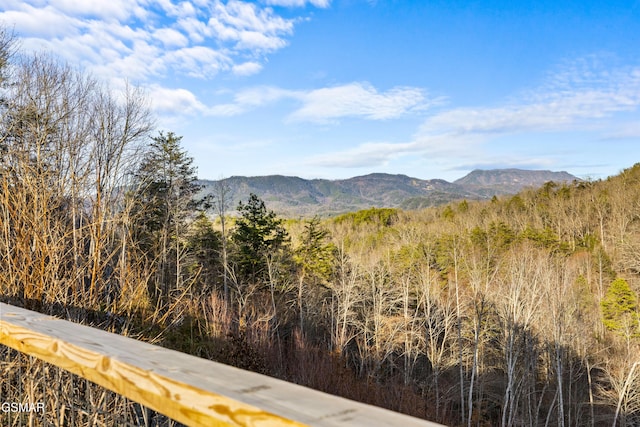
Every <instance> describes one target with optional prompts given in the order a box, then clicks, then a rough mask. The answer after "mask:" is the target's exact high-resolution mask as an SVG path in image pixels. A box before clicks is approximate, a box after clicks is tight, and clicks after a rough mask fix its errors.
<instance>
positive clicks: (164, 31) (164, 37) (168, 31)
mask: <svg viewBox="0 0 640 427" xmlns="http://www.w3.org/2000/svg"><path fill="white" fill-rule="evenodd" d="M153 37H154V38H156V39H158V40H160V41H161V42H162V44H164V45H165V46H166V47H185V46H187V45H188V44H189V39H187V37H186V36H185V35H184V34H182V33H181V32H180V31H177V30H174V29H173V28H160V29H158V30H156V31H155V32H154V33H153Z"/></svg>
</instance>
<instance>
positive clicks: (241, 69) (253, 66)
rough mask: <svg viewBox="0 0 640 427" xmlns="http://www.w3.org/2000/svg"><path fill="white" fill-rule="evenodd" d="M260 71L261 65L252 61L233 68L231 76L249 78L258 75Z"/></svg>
mask: <svg viewBox="0 0 640 427" xmlns="http://www.w3.org/2000/svg"><path fill="white" fill-rule="evenodd" d="M260 70H262V64H259V63H257V62H253V61H248V62H243V63H242V64H236V65H234V66H233V74H235V75H238V76H250V75H252V74H257V73H259V72H260Z"/></svg>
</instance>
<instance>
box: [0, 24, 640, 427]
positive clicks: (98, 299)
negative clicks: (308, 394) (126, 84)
mask: <svg viewBox="0 0 640 427" xmlns="http://www.w3.org/2000/svg"><path fill="white" fill-rule="evenodd" d="M12 46H13V45H12V39H11V37H10V35H9V34H8V33H6V32H5V33H3V34H2V37H0V47H2V49H1V51H2V52H4V54H3V55H0V58H2V61H0V64H2V65H3V68H2V71H3V73H2V84H3V86H4V90H3V92H2V103H1V104H0V108H1V122H0V150H1V151H2V158H1V161H0V271H2V274H1V275H0V295H1V299H2V300H3V301H6V302H10V303H12V304H16V305H21V306H24V307H27V308H30V309H35V310H39V311H42V312H45V313H51V314H56V315H59V316H62V317H65V318H68V319H70V320H74V321H77V322H82V323H87V324H91V325H93V326H96V327H101V328H104V329H108V330H112V331H115V332H118V333H122V334H126V335H130V336H134V337H137V338H139V339H141V340H146V341H151V342H155V343H158V344H160V345H163V346H167V347H170V348H174V349H177V350H181V351H185V352H189V353H192V354H195V355H198V356H201V357H205V358H211V359H215V360H218V361H221V362H224V363H229V364H233V365H235V366H239V367H241V368H245V369H251V370H255V371H258V372H262V373H266V374H269V375H273V376H277V377H280V378H283V379H286V380H289V381H294V382H297V383H300V384H304V385H308V386H311V387H315V388H318V389H321V390H324V391H327V392H330V393H335V394H339V395H343V396H347V397H350V398H353V399H357V400H362V401H365V402H369V403H373V404H377V405H381V406H385V407H388V408H390V409H393V410H397V411H403V412H407V413H409V414H412V415H415V416H420V417H424V418H427V419H431V420H434V421H440V422H443V423H446V424H449V425H467V426H494V425H502V426H538V425H545V426H546V425H548V426H605V425H606V426H609V425H612V424H613V425H620V426H622V425H638V424H639V423H640V366H638V365H640V316H639V306H638V292H639V291H640V164H636V165H635V166H633V167H630V168H629V169H627V170H624V171H622V172H621V173H620V174H619V175H617V176H614V177H611V178H609V179H606V180H603V181H594V182H575V183H572V184H555V183H553V182H548V183H547V184H545V185H544V186H542V187H540V188H537V189H530V190H526V191H523V192H520V193H518V194H517V195H513V196H501V197H494V198H493V199H492V200H490V201H484V202H479V201H466V200H463V201H458V202H453V203H450V204H448V205H444V206H440V207H435V208H428V209H423V210H419V211H402V210H399V209H392V208H385V209H380V208H372V209H368V210H364V211H358V212H352V213H347V214H344V215H341V216H338V217H335V218H329V219H322V220H321V219H318V218H317V217H316V218H313V217H311V218H308V219H305V220H285V219H283V218H279V217H278V216H277V215H276V214H275V213H274V212H273V211H272V210H270V209H269V207H268V206H267V205H266V204H265V202H264V200H263V199H262V198H261V195H260V194H257V195H256V194H252V195H251V196H249V197H248V198H247V199H246V200H243V202H242V203H240V204H239V205H237V206H235V205H231V203H230V201H229V200H230V199H229V197H228V191H229V189H228V187H225V186H224V185H222V184H221V185H219V186H217V187H216V188H215V189H214V191H213V196H212V197H209V198H205V199H198V198H196V197H195V196H196V195H197V194H199V190H200V189H199V187H198V185H197V184H196V170H195V169H194V168H193V166H192V159H191V157H190V156H189V154H188V153H186V152H185V150H184V149H183V148H182V145H181V138H180V137H179V136H177V135H175V134H173V133H171V132H158V131H157V130H156V126H155V125H154V123H153V120H152V117H151V115H150V113H149V109H148V104H147V101H146V99H145V98H144V96H143V95H142V94H141V93H140V92H138V91H136V90H135V89H133V88H128V89H126V90H125V91H124V92H116V91H114V90H112V89H109V88H107V87H105V86H104V85H102V84H98V83H97V82H96V81H94V80H92V79H91V78H90V77H87V76H85V75H83V74H82V73H81V72H78V71H76V70H74V69H72V68H70V67H68V66H66V65H64V64H60V63H59V62H58V61H57V60H55V59H54V58H51V57H49V56H46V55H40V54H39V55H36V56H31V57H17V56H13V57H12V56H10V55H9V53H10V52H11V48H12ZM210 211H215V212H216V215H213V216H212V215H208V214H206V212H210ZM232 212H234V215H233V217H232V215H231V213H232Z"/></svg>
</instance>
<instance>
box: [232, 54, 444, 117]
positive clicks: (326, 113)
mask: <svg viewBox="0 0 640 427" xmlns="http://www.w3.org/2000/svg"><path fill="white" fill-rule="evenodd" d="M251 67H253V65H251V66H249V68H251ZM285 99H288V100H293V101H295V102H297V103H298V104H301V106H300V107H299V108H298V109H296V110H295V111H294V112H293V113H291V114H290V115H289V116H288V117H287V119H286V120H287V121H290V122H314V123H327V122H330V121H336V120H339V119H342V118H360V119H366V120H387V119H395V118H399V117H402V116H404V115H407V114H410V113H413V112H415V111H421V110H424V109H426V108H428V107H429V106H432V105H434V104H437V103H440V102H441V99H434V100H427V99H426V98H425V94H424V91H423V90H422V89H420V88H412V87H396V88H392V89H390V90H388V91H386V92H382V93H380V92H378V91H377V90H376V89H375V88H374V87H373V86H371V85H370V84H368V83H360V82H354V83H348V84H345V85H340V86H332V87H328V88H321V89H314V90H306V91H304V90H288V89H282V88H278V87H273V86H259V87H254V88H249V89H244V90H242V91H239V92H237V93H236V94H235V95H234V97H233V104H227V107H229V106H230V105H235V108H234V109H232V111H234V113H235V114H240V113H243V112H246V111H248V110H251V109H254V108H258V107H262V106H265V105H268V104H273V103H276V102H279V101H281V100H285ZM223 111H225V115H226V113H227V112H228V111H231V110H230V109H229V108H225V109H223Z"/></svg>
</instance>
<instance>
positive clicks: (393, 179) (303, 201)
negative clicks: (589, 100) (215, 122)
mask: <svg viewBox="0 0 640 427" xmlns="http://www.w3.org/2000/svg"><path fill="white" fill-rule="evenodd" d="M574 180H579V178H577V177H575V176H573V175H571V174H569V173H567V172H552V171H539V170H522V169H494V170H474V171H472V172H471V173H469V174H468V175H466V176H464V177H463V178H460V179H458V180H456V181H454V182H448V181H445V180H442V179H429V180H423V179H418V178H411V177H409V176H406V175H390V174H385V173H373V174H370V175H364V176H357V177H354V178H349V179H339V180H327V179H311V180H307V179H302V178H299V177H295V176H282V175H270V176H256V177H244V176H232V177H230V178H225V179H223V180H221V181H209V180H201V181H200V182H199V183H200V184H201V185H202V186H203V189H202V194H203V195H204V194H212V193H213V194H215V187H216V184H217V183H219V182H220V183H222V184H224V185H225V186H227V187H228V189H229V194H228V196H227V198H228V200H230V203H229V212H230V213H231V212H234V211H235V209H236V207H237V205H238V202H239V201H240V200H242V201H246V200H247V199H248V197H249V194H250V193H255V194H256V195H258V196H259V197H260V198H261V199H262V200H264V201H265V203H266V205H267V208H268V209H271V210H273V211H275V212H276V213H278V214H280V215H284V216H289V217H297V216H303V217H306V216H313V215H320V216H329V215H335V214H340V213H344V212H350V211H357V210H360V209H368V208H371V207H398V208H401V209H421V208H425V207H429V206H436V205H440V204H444V203H448V202H450V201H453V200H460V199H468V200H481V199H488V198H491V197H493V196H494V195H502V194H515V193H517V192H518V191H520V190H522V189H524V188H526V187H539V186H541V185H543V184H544V183H546V182H548V181H554V182H558V183H560V182H572V181H574Z"/></svg>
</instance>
